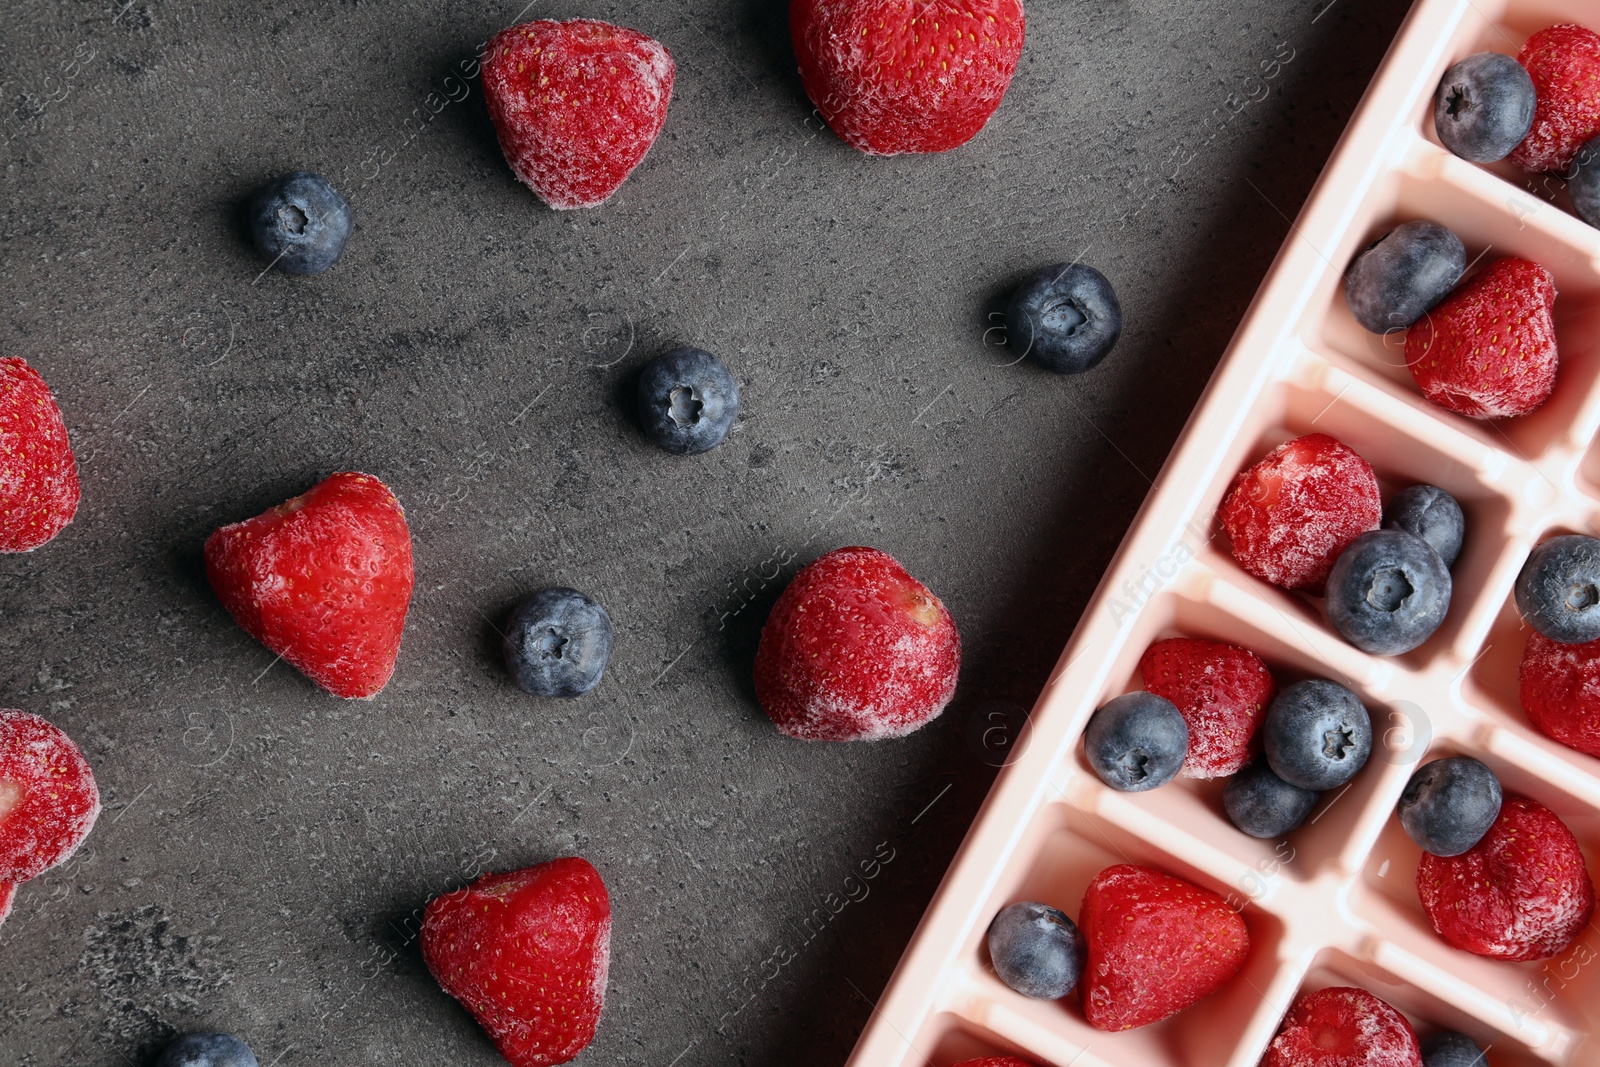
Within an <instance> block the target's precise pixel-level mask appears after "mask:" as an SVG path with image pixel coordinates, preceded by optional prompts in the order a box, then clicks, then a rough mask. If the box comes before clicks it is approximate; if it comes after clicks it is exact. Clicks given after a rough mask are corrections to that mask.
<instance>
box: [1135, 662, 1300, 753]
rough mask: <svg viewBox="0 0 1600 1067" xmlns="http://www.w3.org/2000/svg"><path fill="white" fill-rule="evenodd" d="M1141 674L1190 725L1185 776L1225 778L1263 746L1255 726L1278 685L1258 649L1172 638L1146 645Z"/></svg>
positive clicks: (1259, 724) (1257, 726)
mask: <svg viewBox="0 0 1600 1067" xmlns="http://www.w3.org/2000/svg"><path fill="white" fill-rule="evenodd" d="M1139 673H1140V674H1142V675H1143V676H1144V687H1145V688H1146V689H1148V690H1149V691H1150V692H1152V693H1154V694H1155V695H1156V696H1159V697H1165V698H1166V699H1167V700H1170V701H1172V703H1173V704H1174V705H1176V707H1177V709H1178V711H1180V712H1182V714H1183V719H1184V722H1186V723H1187V724H1188V726H1189V752H1188V755H1187V756H1185V757H1184V761H1183V772H1182V773H1183V774H1184V775H1185V776H1186V777H1189V778H1224V777H1226V776H1228V775H1230V774H1233V773H1235V772H1236V771H1238V770H1239V769H1240V768H1241V767H1243V766H1244V765H1245V764H1246V763H1248V762H1249V761H1250V757H1251V756H1252V755H1254V754H1255V753H1256V752H1258V751H1260V749H1261V744H1260V741H1259V739H1258V738H1257V736H1256V730H1257V729H1258V728H1259V727H1260V726H1261V719H1262V717H1263V716H1264V715H1266V709H1267V705H1268V704H1270V703H1272V698H1273V697H1274V696H1276V695H1277V693H1278V685H1277V683H1276V682H1274V681H1273V680H1272V674H1271V672H1270V671H1268V670H1267V665H1266V664H1265V663H1262V662H1261V657H1259V656H1257V655H1256V654H1255V653H1254V652H1251V651H1250V650H1249V649H1246V648H1239V647H1238V646H1237V645H1226V644H1223V643H1222V642H1220V641H1202V640H1199V639H1198V638H1193V637H1174V638H1171V639H1169V640H1166V641H1157V642H1156V643H1155V644H1153V645H1151V646H1150V647H1149V648H1147V649H1146V650H1145V653H1144V655H1143V656H1141V657H1140V659H1139Z"/></svg>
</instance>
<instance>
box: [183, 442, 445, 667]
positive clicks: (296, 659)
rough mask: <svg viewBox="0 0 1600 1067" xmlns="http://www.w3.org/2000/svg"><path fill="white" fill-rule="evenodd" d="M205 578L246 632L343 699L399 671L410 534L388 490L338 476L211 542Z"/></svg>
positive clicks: (370, 480) (363, 478) (362, 477)
mask: <svg viewBox="0 0 1600 1067" xmlns="http://www.w3.org/2000/svg"><path fill="white" fill-rule="evenodd" d="M205 557H206V577H207V578H208V579H210V581H211V588H212V589H214V590H215V591H216V594H217V599H218V600H221V601H222V606H223V607H225V608H227V609H228V614H230V615H232V616H233V618H234V621H235V622H237V623H238V624H239V625H240V626H241V627H242V628H243V629H244V631H245V632H246V633H248V634H249V635H250V636H251V637H254V638H255V639H256V640H257V641H260V642H261V643H262V644H263V645H266V646H267V648H269V649H270V650H272V651H273V652H276V653H277V654H278V655H280V656H282V657H283V658H284V659H286V660H288V661H289V662H290V663H291V664H293V665H294V666H295V667H296V668H298V669H299V670H300V672H301V673H303V674H304V675H305V676H306V677H307V678H310V679H311V680H312V681H313V682H316V683H317V684H318V685H320V686H321V687H322V688H323V689H326V690H327V691H328V692H330V693H332V694H333V695H334V696H339V697H360V698H366V697H373V696H377V694H378V691H379V690H381V689H382V688H383V687H384V685H385V684H386V683H387V682H388V681H389V677H390V675H392V674H393V673H394V664H395V659H396V657H398V655H399V653H400V634H401V631H402V630H403V629H404V628H405V622H406V609H407V608H408V607H409V605H410V603H411V587H412V583H413V574H412V562H411V531H410V528H409V527H408V526H407V525H406V516H405V511H404V510H403V509H402V508H401V507H400V502H399V501H398V500H396V499H395V496H394V494H393V493H391V492H390V491H389V487H388V486H386V485H384V484H383V483H382V482H380V481H379V480H378V479H376V478H374V477H372V476H371V475H367V474H354V473H343V474H335V475H332V476H330V477H328V478H326V479H324V480H323V481H321V482H318V483H317V484H316V485H315V486H313V487H312V488H311V489H310V490H308V491H307V492H305V493H303V494H301V495H300V496H297V497H295V498H293V499H292V500H288V501H286V502H284V503H282V504H279V505H277V506H276V507H273V508H268V509H267V510H266V511H265V512H263V513H262V514H260V515H257V516H256V517H255V518H253V519H248V520H246V521H244V522H236V523H234V524H233V525H231V526H224V527H222V528H221V529H219V530H216V531H214V532H213V533H212V534H211V536H210V537H209V538H207V539H206V549H205Z"/></svg>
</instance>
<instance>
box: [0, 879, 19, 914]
mask: <svg viewBox="0 0 1600 1067" xmlns="http://www.w3.org/2000/svg"><path fill="white" fill-rule="evenodd" d="M16 899H17V883H15V882H0V923H3V922H5V921H6V919H8V918H10V916H11V905H12V903H13V902H15V901H16Z"/></svg>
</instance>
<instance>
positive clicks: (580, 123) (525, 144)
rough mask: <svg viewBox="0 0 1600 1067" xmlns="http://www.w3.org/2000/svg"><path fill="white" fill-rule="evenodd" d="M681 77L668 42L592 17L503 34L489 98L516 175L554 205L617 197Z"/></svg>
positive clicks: (489, 65)
mask: <svg viewBox="0 0 1600 1067" xmlns="http://www.w3.org/2000/svg"><path fill="white" fill-rule="evenodd" d="M675 74H676V68H675V67H674V66H673V62H672V56H671V55H670V54H668V52H667V50H666V48H664V47H663V46H662V45H661V42H659V41H657V40H655V39H654V38H651V37H647V36H645V35H644V34H642V33H639V32H637V31H635V30H630V29H625V28H623V27H621V26H613V25H611V24H609V23H605V22H597V21H595V20H594V19H572V20H571V21H568V22H551V21H548V20H541V21H539V22H529V23H526V24H524V25H521V26H512V27H511V28H510V29H506V30H501V31H500V32H499V33H497V34H495V36H494V39H493V40H491V41H490V42H489V47H488V48H487V49H486V50H485V52H484V59H483V95H484V99H485V100H486V101H487V103H488V105H489V117H490V118H491V119H492V120H493V121H494V129H495V133H496V134H497V135H498V136H499V138H500V150H501V151H502V152H504V153H505V157H506V162H507V163H509V164H510V165H511V170H512V172H513V173H515V174H516V176H517V177H518V178H519V179H520V180H521V181H522V182H523V183H524V184H525V185H527V186H528V187H529V188H530V189H532V190H533V191H534V192H535V193H536V194H538V196H539V199H541V200H543V201H544V202H545V203H546V204H549V205H550V206H551V207H553V208H561V209H566V208H580V207H597V206H599V205H600V204H603V203H605V202H606V201H607V200H608V199H610V197H611V195H612V194H613V193H615V192H616V191H617V190H618V189H619V188H620V187H621V186H622V183H623V182H624V181H626V180H627V178H628V175H629V174H631V173H633V170H634V168H635V167H637V166H638V165H639V164H640V163H641V162H642V161H643V160H644V157H645V153H646V152H648V151H650V146H651V145H652V144H654V143H655V140H656V135H657V134H659V133H660V132H661V127H662V126H663V125H664V124H665V123H666V121H667V105H668V103H669V102H670V101H671V99H672V82H673V78H674V76H675Z"/></svg>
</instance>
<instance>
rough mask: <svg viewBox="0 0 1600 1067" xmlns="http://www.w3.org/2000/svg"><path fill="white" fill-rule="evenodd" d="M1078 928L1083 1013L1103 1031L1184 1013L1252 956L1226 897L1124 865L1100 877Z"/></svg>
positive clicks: (1089, 893) (1245, 931) (1092, 887)
mask: <svg viewBox="0 0 1600 1067" xmlns="http://www.w3.org/2000/svg"><path fill="white" fill-rule="evenodd" d="M1078 923H1079V925H1080V926H1081V927H1082V929H1083V935H1084V939H1085V940H1086V941H1087V942H1088V947H1089V953H1088V960H1087V963H1086V965H1085V967H1084V973H1083V979H1082V983H1081V988H1082V990H1083V1011H1084V1014H1085V1015H1086V1016H1087V1017H1088V1020H1089V1025H1091V1026H1093V1027H1096V1028H1097V1029H1100V1030H1131V1029H1133V1028H1134V1027H1136V1026H1145V1025H1148V1024H1150V1023H1154V1022H1159V1021H1161V1020H1162V1019H1165V1018H1167V1017H1168V1016H1170V1015H1174V1014H1176V1013H1177V1012H1180V1011H1182V1010H1183V1009H1184V1008H1187V1007H1189V1006H1190V1005H1192V1004H1194V1003H1195V1002H1196V1001H1199V1000H1201V999H1203V998H1205V997H1208V996H1210V995H1211V994H1212V993H1215V992H1216V991H1217V990H1218V989H1220V988H1221V987H1222V986H1223V984H1225V983H1226V982H1227V981H1228V980H1229V979H1230V978H1232V977H1233V976H1234V975H1236V974H1238V973H1239V969H1240V968H1241V967H1243V966H1244V961H1245V957H1246V956H1248V955H1249V953H1250V931H1249V930H1248V929H1246V927H1245V924H1244V920H1243V919H1241V918H1239V915H1238V913H1237V912H1235V911H1234V910H1233V909H1232V908H1230V907H1228V905H1227V902H1226V901H1224V900H1223V899H1222V898H1221V897H1219V896H1217V895H1216V894H1215V893H1212V892H1208V891H1207V890H1204V889H1201V888H1200V887H1199V886H1196V885H1191V884H1190V883H1188V882H1186V881H1184V880H1183V879H1181V878H1174V877H1173V876H1172V875H1170V874H1163V873H1162V872H1160V871H1156V870H1151V869H1150V868H1147V867H1136V866H1134V865H1132V864H1127V863H1123V864H1118V865H1116V866H1114V867H1107V868H1106V869H1105V870H1103V871H1101V872H1100V873H1099V874H1097V875H1095V877H1094V880H1093V881H1092V882H1090V883H1089V888H1088V891H1087V892H1085V893H1084V896H1083V907H1082V908H1081V909H1079V912H1078Z"/></svg>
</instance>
